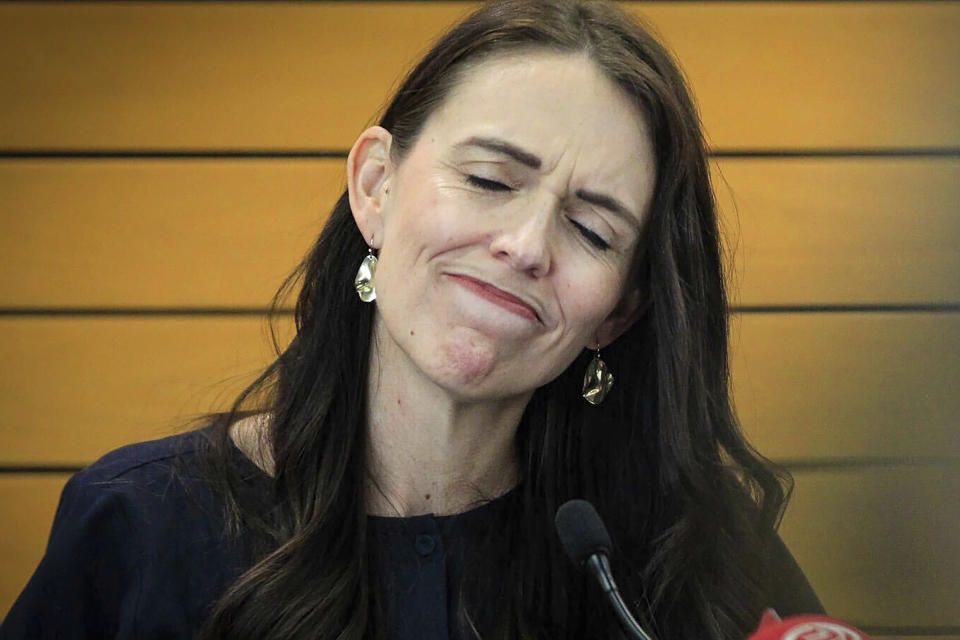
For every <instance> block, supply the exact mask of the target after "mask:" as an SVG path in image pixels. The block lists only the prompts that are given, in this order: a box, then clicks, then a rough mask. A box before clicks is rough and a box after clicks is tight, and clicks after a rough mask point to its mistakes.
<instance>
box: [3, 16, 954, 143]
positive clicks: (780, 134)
mask: <svg viewBox="0 0 960 640" xmlns="http://www.w3.org/2000/svg"><path fill="white" fill-rule="evenodd" d="M471 6H472V5H471V4H469V3H459V2H354V3H339V2H330V3H309V4H296V3H282V4H280V3H278V4H271V3H262V2H261V3H253V2H251V3H246V2H244V3H210V4H207V3H201V2H195V3H150V4H127V3H84V4H72V3H42V4H31V3H23V2H21V3H4V4H3V5H2V6H0V84H2V86H4V87H5V93H6V96H7V97H6V98H5V100H4V112H5V114H4V118H3V119H2V120H0V147H2V148H19V149H63V148H73V149H104V148H105V149H111V148H118V147H119V148H162V149H205V148H220V149H243V148H270V149H276V148H281V149H304V148H344V147H346V146H348V145H349V144H350V143H351V142H352V141H353V139H354V137H355V136H356V134H357V133H358V132H359V130H360V129H362V128H363V127H364V125H365V124H367V123H369V122H370V121H371V118H372V117H373V116H374V113H375V112H376V111H377V110H378V109H379V107H380V106H381V105H382V103H383V102H384V101H385V99H386V96H387V95H388V93H389V91H390V89H391V87H393V86H395V84H396V82H397V80H398V79H399V77H400V76H401V75H402V73H403V72H404V71H405V70H406V68H407V67H408V66H409V65H410V64H411V63H412V62H413V61H414V60H415V59H416V58H417V57H418V55H419V54H421V53H422V52H423V51H424V50H425V48H426V47H427V45H428V43H429V42H430V41H431V40H432V39H433V38H434V37H435V36H437V35H438V34H439V33H440V32H442V31H443V29H444V28H446V27H447V26H448V25H449V24H451V23H452V22H454V21H455V20H456V19H457V18H458V17H459V16H461V15H463V14H464V13H465V12H467V11H469V9H470V8H471ZM628 6H629V8H630V10H631V11H636V12H638V13H642V14H643V15H645V16H646V17H647V18H648V19H649V20H650V21H651V22H652V23H653V24H654V25H656V27H657V29H658V30H659V31H660V32H661V33H662V34H663V36H664V38H665V40H666V41H667V42H668V43H669V44H670V46H671V47H672V48H673V49H674V50H675V51H676V53H677V56H678V58H679V59H680V60H681V62H682V64H683V66H684V68H685V70H686V72H687V74H688V76H689V77H690V79H691V82H692V84H693V86H694V90H695V92H696V93H697V95H698V99H699V100H698V101H699V103H700V104H701V107H702V111H703V119H704V123H705V126H706V128H707V131H708V132H709V134H710V139H711V142H712V144H713V145H715V146H716V147H719V148H724V149H745V148H746V149H752V148H811V147H815V148H851V147H852V148H863V147H869V148H873V147H944V146H947V147H950V146H952V147H956V146H958V145H960V120H958V118H957V117H956V114H957V113H958V112H960V92H958V91H957V87H958V84H957V78H958V77H960V41H958V39H957V38H955V37H954V36H955V34H956V33H957V32H958V31H960V6H958V4H957V3H954V2H942V3H941V2H925V3H924V2H921V3H916V2H875V3H862V2H854V3H834V2H777V3H712V2H683V3H674V2H650V3H631V4H629V5H628Z"/></svg>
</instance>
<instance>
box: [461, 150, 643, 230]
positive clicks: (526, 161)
mask: <svg viewBox="0 0 960 640" xmlns="http://www.w3.org/2000/svg"><path fill="white" fill-rule="evenodd" d="M465 147H480V148H481V149H487V150H488V151H493V152H495V153H502V154H503V155H505V156H509V157H511V158H513V159H514V160H516V161H517V162H519V163H520V164H522V165H524V166H527V167H530V168H531V169H539V168H540V167H541V166H543V162H542V161H541V160H540V158H538V157H537V156H536V155H535V154H533V153H530V152H529V151H525V150H523V149H521V148H520V147H518V146H516V145H514V144H511V143H509V142H507V141H506V140H501V139H500V138H483V137H479V136H473V137H471V138H467V139H466V140H464V141H463V142H460V143H458V144H457V145H456V148H457V149H463V148H465ZM576 194H577V197H578V198H580V199H581V200H583V201H584V202H586V203H588V204H592V205H595V206H598V207H600V208H601V209H605V210H607V211H609V212H610V213H612V214H614V215H615V216H617V217H618V218H622V219H623V220H624V221H625V222H626V223H627V224H629V225H630V226H632V227H634V228H635V229H639V228H640V222H639V221H638V220H637V217H636V216H634V215H633V213H631V212H630V209H628V208H627V207H626V206H625V205H624V204H623V203H622V202H620V201H619V200H617V199H616V198H614V197H612V196H608V195H606V194H603V193H597V192H596V191H588V190H586V189H577V192H576Z"/></svg>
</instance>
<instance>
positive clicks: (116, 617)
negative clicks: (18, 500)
mask: <svg viewBox="0 0 960 640" xmlns="http://www.w3.org/2000/svg"><path fill="white" fill-rule="evenodd" d="M197 438H198V435H197V434H196V433H195V432H193V433H188V434H184V435H180V436H173V437H170V438H165V439H162V440H155V441H152V442H144V443H140V444H134V445H130V446H127V447H124V448H121V449H118V450H116V451H113V452H111V453H109V454H107V455H106V456H104V457H103V458H101V459H100V460H99V461H97V462H96V463H94V464H93V465H91V466H90V467H88V468H86V469H84V470H83V471H81V472H79V473H77V474H76V475H74V476H73V477H72V478H71V479H70V481H69V482H68V483H67V485H66V487H65V488H64V490H63V494H62V496H61V498H60V505H59V507H58V508H57V513H56V517H55V519H54V523H53V529H52V531H51V534H50V541H49V543H48V545H47V550H46V554H45V555H44V557H43V559H42V560H41V562H40V565H39V566H38V567H37V570H36V572H35V573H34V575H33V577H32V578H31V579H30V582H29V583H28V584H27V586H26V588H25V589H24V591H23V593H22V594H21V595H20V597H19V598H18V599H17V601H16V603H14V605H13V608H12V609H11V610H10V612H9V614H8V615H7V617H6V619H5V620H4V622H3V625H2V626H0V638H3V639H7V638H10V639H14V638H18V639H19V638H44V639H46V638H150V639H162V638H190V637H192V636H193V635H194V632H195V630H196V629H197V627H198V626H199V625H200V623H201V621H202V620H203V619H204V618H205V616H206V614H207V611H208V607H209V606H210V605H211V604H212V603H213V602H215V601H216V600H217V599H219V596H220V595H221V594H222V593H223V592H224V590H225V589H226V587H227V586H228V585H229V584H230V583H231V582H233V580H234V579H236V577H237V576H238V575H239V574H240V573H241V572H242V571H243V569H244V568H245V565H244V560H243V558H245V557H246V555H245V554H244V553H242V552H241V551H240V550H239V549H236V548H233V545H231V544H230V543H228V542H227V541H226V539H225V537H224V535H223V527H222V521H220V520H219V519H217V518H215V517H212V516H211V514H213V513H218V510H217V508H216V500H215V497H214V495H213V494H212V492H211V491H210V490H209V489H207V488H206V487H205V485H204V484H203V483H201V482H199V481H198V482H196V483H195V484H196V485H197V486H194V487H191V488H190V492H189V494H188V493H187V491H185V490H184V487H183V486H182V484H181V482H180V481H178V480H175V479H174V478H173V476H172V475H171V468H172V465H173V463H174V460H175V458H176V457H177V456H190V455H193V454H195V452H196V444H197ZM237 455H238V457H239V458H241V459H242V460H241V464H242V465H245V467H246V469H247V470H248V471H249V473H248V474H247V475H248V478H249V481H250V482H253V483H257V482H259V483H261V484H263V485H265V483H266V481H267V479H266V476H265V475H263V473H262V472H260V471H259V469H257V468H256V467H255V466H254V465H253V463H252V462H250V461H249V460H248V459H247V458H246V457H245V456H244V455H243V454H242V453H240V451H239V450H237ZM515 498H516V493H515V492H510V493H507V494H506V495H504V496H501V497H500V498H497V499H495V500H493V501H491V502H488V503H486V504H483V505H482V506H479V507H477V508H475V509H473V510H470V511H467V512H465V513H461V514H457V515H455V516H433V515H423V516H415V517H410V518H385V517H375V516H370V517H369V520H368V523H369V527H370V533H371V538H370V539H371V542H372V544H373V545H375V549H374V551H375V556H376V558H377V564H378V566H379V568H380V571H379V575H381V576H385V578H384V579H385V580H387V581H388V584H385V585H382V586H384V587H386V588H385V589H384V590H383V591H384V592H385V593H384V597H385V606H386V609H387V610H386V613H387V619H388V620H392V621H393V622H392V624H394V625H395V626H394V628H392V629H390V630H389V632H388V637H389V638H390V639H391V640H408V639H409V640H413V639H416V640H441V639H443V640H445V639H447V638H450V637H452V631H451V630H452V629H453V626H454V625H452V624H451V623H452V622H453V613H454V612H455V611H456V606H457V602H456V592H457V589H456V585H458V584H459V576H460V574H461V566H460V565H461V563H460V561H459V559H460V558H461V557H462V553H463V551H464V549H466V548H467V547H469V545H471V544H478V541H479V540H480V539H481V537H482V535H483V533H484V530H485V527H484V524H485V523H488V522H490V521H491V520H492V519H494V518H495V516H496V515H497V514H498V512H499V510H502V509H505V508H509V503H510V501H511V500H514V499H515ZM777 554H778V557H776V558H774V563H773V566H772V567H771V570H772V571H773V572H774V573H775V575H777V576H778V579H777V581H776V582H777V593H776V594H772V595H771V604H772V605H773V606H775V607H776V608H777V610H778V611H779V612H780V613H781V614H791V613H800V612H817V611H822V607H821V605H820V603H819V601H818V600H817V597H816V596H815V595H814V593H813V591H812V590H811V588H810V586H809V584H808V583H807V580H806V578H805V577H804V576H803V573H802V572H801V571H800V569H799V568H798V567H797V565H796V563H795V562H794V560H793V558H792V557H791V556H790V554H789V552H788V551H787V550H786V548H783V547H782V546H781V548H780V549H779V550H778V552H777Z"/></svg>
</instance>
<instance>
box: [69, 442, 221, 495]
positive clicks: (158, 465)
mask: <svg viewBox="0 0 960 640" xmlns="http://www.w3.org/2000/svg"><path fill="white" fill-rule="evenodd" d="M203 437H204V436H203V434H202V433H201V432H200V431H189V432H187V433H183V434H180V435H175V436H169V437H167V438H161V439H159V440H150V441H148V442H138V443H136V444H130V445H127V446H124V447H120V448H119V449H115V450H113V451H111V452H109V453H107V454H106V455H104V456H103V457H101V458H100V459H99V460H97V461H96V462H94V463H93V464H91V465H90V466H88V467H86V468H85V469H83V470H82V471H80V472H79V473H77V474H76V475H75V476H74V477H73V478H72V480H71V481H72V482H74V484H95V485H96V484H102V483H109V482H112V481H116V480H122V479H125V478H150V477H152V476H155V475H158V474H161V473H167V472H168V471H169V469H170V468H171V466H172V464H173V463H174V461H175V460H176V459H178V458H181V459H183V458H190V457H195V456H196V454H197V452H198V450H199V448H200V446H201V440H202V438H203Z"/></svg>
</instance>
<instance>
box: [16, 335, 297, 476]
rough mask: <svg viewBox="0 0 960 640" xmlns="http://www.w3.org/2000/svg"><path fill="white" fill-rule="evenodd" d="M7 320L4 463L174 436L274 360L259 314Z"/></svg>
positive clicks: (222, 404) (62, 459)
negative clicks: (206, 316) (189, 421)
mask: <svg viewBox="0 0 960 640" xmlns="http://www.w3.org/2000/svg"><path fill="white" fill-rule="evenodd" d="M284 320H285V321H286V323H287V324H286V325H285V326H287V327H289V318H286V319H284ZM0 328H2V329H0V334H2V337H0V361H2V362H5V363H6V365H5V366H4V367H3V368H2V369H0V389H2V391H0V425H2V428H0V464H17V463H28V464H39V465H45V464H86V463H89V462H90V461H92V460H94V459H95V458H97V457H99V456H100V455H102V454H103V453H105V452H106V451H108V450H110V449H113V448H115V447H118V446H120V445H122V444H127V443H130V442H135V441H138V440H146V439H151V438H157V437H162V436H165V435H169V434H170V433H173V432H176V431H179V430H181V429H182V428H183V426H184V424H185V423H186V420H187V419H188V418H190V417H192V416H196V415H200V414H203V413H206V412H209V411H211V410H214V409H224V408H226V407H228V406H229V404H230V402H231V401H232V400H233V397H234V396H235V394H236V393H237V392H238V391H239V390H240V389H242V387H243V386H244V385H245V384H246V383H248V382H250V381H252V380H253V378H254V377H255V375H256V374H257V373H259V372H260V370H261V369H262V367H263V366H264V365H265V364H267V363H268V362H269V361H270V360H271V358H270V349H269V343H268V341H267V338H266V325H265V324H264V322H263V321H262V320H261V319H260V318H257V317H227V318H218V317H209V318H191V319H184V318H177V317H170V318H159V319H158V318H151V317H143V318H59V317H57V318H2V319H0ZM282 329H283V327H281V330H282Z"/></svg>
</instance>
